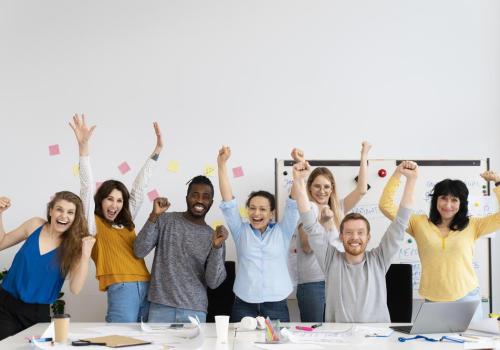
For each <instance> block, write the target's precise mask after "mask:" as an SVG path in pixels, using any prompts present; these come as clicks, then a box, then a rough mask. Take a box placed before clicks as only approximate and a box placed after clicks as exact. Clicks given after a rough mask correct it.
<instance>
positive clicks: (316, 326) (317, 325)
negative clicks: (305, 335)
mask: <svg viewBox="0 0 500 350" xmlns="http://www.w3.org/2000/svg"><path fill="white" fill-rule="evenodd" d="M322 325H323V323H316V324H313V325H312V326H311V328H318V327H321V326H322Z"/></svg>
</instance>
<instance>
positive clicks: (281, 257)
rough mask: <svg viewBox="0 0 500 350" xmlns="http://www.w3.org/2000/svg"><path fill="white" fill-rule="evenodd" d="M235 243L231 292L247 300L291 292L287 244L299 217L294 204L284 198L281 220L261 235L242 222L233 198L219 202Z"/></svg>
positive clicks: (281, 296) (268, 298)
mask: <svg viewBox="0 0 500 350" xmlns="http://www.w3.org/2000/svg"><path fill="white" fill-rule="evenodd" d="M220 208H221V210H222V214H223V215H224V218H225V219H226V223H227V225H228V226H229V230H230V231H231V234H232V236H233V239H234V243H235V245H236V253H237V256H238V270H237V272H236V280H235V282H234V287H233V291H234V293H235V294H236V296H238V298H240V299H241V300H243V301H246V302H247V303H264V302H270V301H280V300H283V299H285V298H286V297H288V295H289V294H290V293H291V292H292V290H293V287H292V281H291V279H290V274H289V273H288V265H287V262H288V247H289V245H290V240H291V239H292V235H293V232H294V230H295V226H297V221H298V219H299V212H298V211H297V203H296V202H295V201H294V200H292V199H290V198H289V199H288V200H287V203H286V207H285V214H284V216H283V220H282V221H281V222H280V223H277V224H269V225H268V226H267V228H266V230H265V231H264V233H263V234H261V233H260V231H258V230H255V229H253V228H252V226H251V225H250V224H249V223H248V222H243V221H242V219H241V216H240V212H239V210H238V205H237V203H236V200H235V199H232V200H230V201H227V202H224V201H223V202H222V203H221V204H220Z"/></svg>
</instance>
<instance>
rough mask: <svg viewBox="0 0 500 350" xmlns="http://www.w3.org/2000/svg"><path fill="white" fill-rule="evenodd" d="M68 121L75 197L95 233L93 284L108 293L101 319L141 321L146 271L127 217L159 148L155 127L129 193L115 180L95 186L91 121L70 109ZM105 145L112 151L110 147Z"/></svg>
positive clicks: (140, 198)
mask: <svg viewBox="0 0 500 350" xmlns="http://www.w3.org/2000/svg"><path fill="white" fill-rule="evenodd" d="M70 126H71V128H72V129H73V131H74V133H75V137H76V139H77V142H78V149H79V153H80V197H81V198H82V201H83V205H84V208H85V216H86V217H87V221H88V226H89V232H90V233H91V234H92V235H95V238H96V243H95V246H94V249H93V250H92V260H94V262H95V265H96V278H97V279H98V280H99V289H100V290H101V291H106V293H107V297H108V309H107V312H106V321H107V322H140V321H141V319H142V320H144V321H146V320H147V317H148V312H149V302H148V300H147V294H148V290H149V281H150V278H151V277H150V274H149V271H148V269H147V267H146V264H145V263H144V259H141V258H137V257H136V256H135V255H134V242H135V238H136V232H135V225H134V222H133V220H134V219H135V217H136V215H137V213H138V212H139V209H140V207H141V204H142V202H143V199H144V193H145V191H146V189H147V186H148V183H149V179H150V178H151V175H152V172H153V169H154V168H155V165H156V163H157V162H156V161H157V160H158V157H159V155H160V152H161V150H162V148H163V140H162V137H161V133H160V127H159V125H158V124H157V123H154V129H155V133H156V146H155V149H154V151H153V154H152V155H151V156H150V157H148V159H147V160H146V163H145V164H144V166H143V167H142V168H141V170H140V171H139V174H138V175H137V177H136V178H135V180H134V183H133V185H132V189H131V191H130V193H129V191H128V190H127V187H125V185H124V184H123V183H122V182H120V181H117V180H107V181H104V182H103V183H102V184H101V186H100V187H99V188H98V189H97V191H95V182H94V178H93V174H92V168H91V166H90V158H89V153H90V152H89V140H90V138H91V136H92V133H93V131H94V128H95V126H93V127H88V126H87V125H86V123H85V118H84V116H83V115H81V116H79V115H75V116H74V117H73V122H72V123H70ZM134 136H136V135H134ZM132 141H133V140H132ZM113 142H118V140H114V141H113ZM110 150H111V154H113V147H111V148H110ZM108 153H109V152H108ZM94 192H95V195H94ZM92 196H94V198H93V200H92Z"/></svg>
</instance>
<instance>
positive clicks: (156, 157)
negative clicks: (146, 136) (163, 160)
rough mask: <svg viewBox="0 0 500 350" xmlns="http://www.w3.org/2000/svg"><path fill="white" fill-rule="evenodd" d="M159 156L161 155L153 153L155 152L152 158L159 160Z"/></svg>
mask: <svg viewBox="0 0 500 350" xmlns="http://www.w3.org/2000/svg"><path fill="white" fill-rule="evenodd" d="M159 156H160V155H159V154H158V153H153V154H152V155H151V159H152V160H158V157H159Z"/></svg>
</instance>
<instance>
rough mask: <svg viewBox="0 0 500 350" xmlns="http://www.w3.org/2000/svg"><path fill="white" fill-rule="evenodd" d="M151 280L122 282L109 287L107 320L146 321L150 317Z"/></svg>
mask: <svg viewBox="0 0 500 350" xmlns="http://www.w3.org/2000/svg"><path fill="white" fill-rule="evenodd" d="M148 290H149V282H122V283H114V284H112V285H110V286H109V287H108V292H107V293H108V313H107V314H106V322H141V318H142V320H143V321H144V322H146V321H147V319H148V310H149V302H148Z"/></svg>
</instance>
